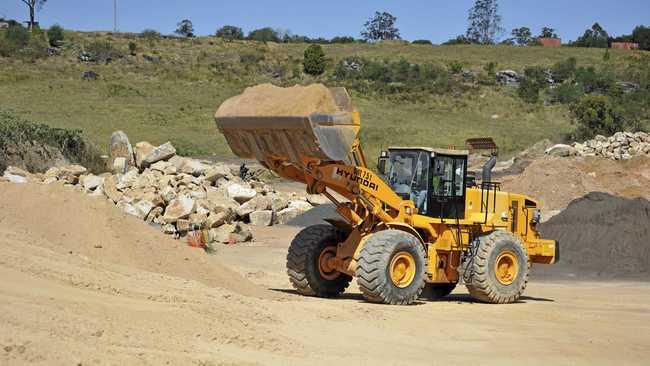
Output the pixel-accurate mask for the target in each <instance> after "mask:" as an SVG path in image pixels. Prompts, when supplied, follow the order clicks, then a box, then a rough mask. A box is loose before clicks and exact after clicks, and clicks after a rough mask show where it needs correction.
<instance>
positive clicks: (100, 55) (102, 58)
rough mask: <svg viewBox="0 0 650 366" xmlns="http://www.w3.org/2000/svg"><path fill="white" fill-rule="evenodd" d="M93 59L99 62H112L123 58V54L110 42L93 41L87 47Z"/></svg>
mask: <svg viewBox="0 0 650 366" xmlns="http://www.w3.org/2000/svg"><path fill="white" fill-rule="evenodd" d="M85 50H86V52H88V53H89V54H90V55H91V57H92V59H93V60H95V61H97V62H107V63H108V62H110V61H112V60H114V59H116V58H119V57H122V54H121V53H120V52H119V51H118V50H116V49H115V48H114V47H113V44H112V43H111V42H109V41H93V42H91V43H90V44H88V45H87V46H86V47H85Z"/></svg>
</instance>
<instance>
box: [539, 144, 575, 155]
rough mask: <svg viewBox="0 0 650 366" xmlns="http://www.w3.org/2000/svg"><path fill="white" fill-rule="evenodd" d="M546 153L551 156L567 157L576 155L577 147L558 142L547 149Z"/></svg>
mask: <svg viewBox="0 0 650 366" xmlns="http://www.w3.org/2000/svg"><path fill="white" fill-rule="evenodd" d="M544 153H545V154H546V155H551V156H561V157H567V156H574V155H576V149H575V148H574V147H573V146H571V145H565V144H557V145H553V146H551V147H549V148H548V149H546V151H544Z"/></svg>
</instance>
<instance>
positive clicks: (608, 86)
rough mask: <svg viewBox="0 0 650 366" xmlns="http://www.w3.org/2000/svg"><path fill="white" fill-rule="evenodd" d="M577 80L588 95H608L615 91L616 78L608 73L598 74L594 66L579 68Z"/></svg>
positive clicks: (576, 74) (576, 75) (576, 73)
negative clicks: (597, 93) (599, 93)
mask: <svg viewBox="0 0 650 366" xmlns="http://www.w3.org/2000/svg"><path fill="white" fill-rule="evenodd" d="M575 79H576V81H577V82H579V83H580V84H582V86H583V87H584V89H585V92H587V93H593V92H601V93H607V92H609V91H610V90H613V89H614V87H615V85H616V81H615V79H614V76H613V75H612V74H610V73H608V72H596V69H595V68H594V67H593V66H589V67H586V68H585V67H579V68H578V69H577V70H576V72H575Z"/></svg>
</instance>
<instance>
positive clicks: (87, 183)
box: [81, 174, 104, 191]
mask: <svg viewBox="0 0 650 366" xmlns="http://www.w3.org/2000/svg"><path fill="white" fill-rule="evenodd" d="M81 184H82V185H83V187H84V189H85V190H86V191H93V190H95V189H96V188H97V187H100V186H102V185H103V184H104V177H98V176H96V175H94V174H89V175H87V176H85V177H84V179H83V182H81Z"/></svg>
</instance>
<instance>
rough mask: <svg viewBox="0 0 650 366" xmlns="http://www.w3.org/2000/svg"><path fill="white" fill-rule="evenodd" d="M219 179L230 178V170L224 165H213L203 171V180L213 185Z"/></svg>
mask: <svg viewBox="0 0 650 366" xmlns="http://www.w3.org/2000/svg"><path fill="white" fill-rule="evenodd" d="M221 178H227V179H230V178H232V174H230V168H228V167H227V166H225V165H214V166H211V167H210V168H208V169H207V170H206V171H205V180H207V181H208V182H212V183H214V182H216V181H217V180H219V179H221Z"/></svg>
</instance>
